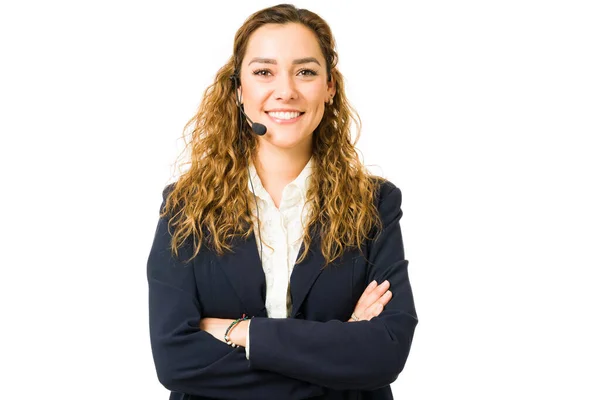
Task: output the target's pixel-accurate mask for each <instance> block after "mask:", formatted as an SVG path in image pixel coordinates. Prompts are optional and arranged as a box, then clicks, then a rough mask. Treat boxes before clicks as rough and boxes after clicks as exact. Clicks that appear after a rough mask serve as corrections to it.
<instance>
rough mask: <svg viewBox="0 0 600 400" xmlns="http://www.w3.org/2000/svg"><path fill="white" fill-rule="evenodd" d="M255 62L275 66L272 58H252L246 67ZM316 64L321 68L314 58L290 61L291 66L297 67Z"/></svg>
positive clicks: (275, 62) (275, 63)
mask: <svg viewBox="0 0 600 400" xmlns="http://www.w3.org/2000/svg"><path fill="white" fill-rule="evenodd" d="M254 62H257V63H262V64H273V65H277V61H276V60H274V59H272V58H262V57H254V58H253V59H252V60H250V62H249V63H248V65H250V64H252V63H254ZM311 62H313V63H316V64H317V65H318V66H319V67H320V66H321V63H319V61H318V60H317V59H316V58H314V57H304V58H298V59H296V60H294V61H292V64H293V65H298V64H308V63H311Z"/></svg>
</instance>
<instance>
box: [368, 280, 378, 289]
mask: <svg viewBox="0 0 600 400" xmlns="http://www.w3.org/2000/svg"><path fill="white" fill-rule="evenodd" d="M375 285H377V281H372V282H371V283H369V288H374V287H375Z"/></svg>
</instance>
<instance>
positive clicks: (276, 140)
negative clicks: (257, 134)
mask: <svg viewBox="0 0 600 400" xmlns="http://www.w3.org/2000/svg"><path fill="white" fill-rule="evenodd" d="M271 132H272V131H271ZM265 138H266V140H267V141H268V142H269V143H271V144H272V145H273V146H277V147H281V148H285V149H291V148H293V147H296V146H298V145H301V144H302V142H304V141H305V140H309V139H310V135H309V136H308V137H300V136H297V135H293V136H291V135H289V134H287V135H286V134H285V132H275V133H272V134H270V132H269V129H268V128H267V134H266V135H265Z"/></svg>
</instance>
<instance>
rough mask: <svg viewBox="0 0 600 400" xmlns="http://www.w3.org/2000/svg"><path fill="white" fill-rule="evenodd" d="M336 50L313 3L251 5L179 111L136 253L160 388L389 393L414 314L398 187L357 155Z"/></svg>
mask: <svg viewBox="0 0 600 400" xmlns="http://www.w3.org/2000/svg"><path fill="white" fill-rule="evenodd" d="M336 62H337V54H336V51H335V42H334V39H333V36H332V34H331V31H330V28H329V26H328V25H327V24H326V23H325V21H323V20H322V19H321V18H320V17H319V16H317V15H316V14H314V13H312V12H310V11H308V10H303V9H296V8H295V7H293V6H291V5H279V6H275V7H271V8H267V9H264V10H261V11H259V12H257V13H255V14H253V15H252V16H250V17H249V18H248V19H247V20H246V22H245V23H244V25H243V26H242V27H241V28H240V29H239V30H238V32H237V34H236V36H235V43H234V49H233V55H232V57H231V58H230V60H229V61H228V62H227V64H225V65H224V66H223V67H222V68H221V69H220V70H219V71H218V73H217V75H216V77H215V81H214V83H213V84H212V85H211V86H210V87H209V88H208V89H207V91H206V92H205V95H204V98H203V100H202V103H201V105H200V107H199V110H198V113H197V115H196V116H195V117H194V118H192V120H190V122H189V123H188V125H186V128H187V127H189V126H192V127H193V130H192V135H191V136H192V137H191V141H190V142H189V145H190V148H191V160H190V167H189V169H188V170H187V171H186V172H185V173H184V174H183V175H182V176H181V177H180V178H179V179H178V181H177V182H175V183H173V184H170V185H168V186H167V187H166V188H165V190H164V191H163V203H162V205H161V215H160V219H159V222H158V227H157V229H156V233H155V238H154V242H153V245H152V249H151V251H150V256H149V258H148V282H149V297H150V336H151V343H152V352H153V356H154V361H155V365H156V370H157V374H158V378H159V380H160V382H161V383H162V384H163V385H164V386H165V387H166V388H167V389H169V390H171V397H170V399H305V398H316V399H392V398H393V397H392V392H391V389H390V386H389V385H390V383H392V382H393V381H394V380H395V379H396V378H397V376H398V374H399V373H400V371H401V370H402V369H403V367H404V363H405V361H406V358H407V357H408V353H409V350H410V345H411V341H412V337H413V333H414V329H415V326H416V324H417V316H416V312H415V308H414V303H413V297H412V291H411V287H410V283H409V279H408V274H407V265H408V262H407V261H406V260H405V259H404V249H403V243H402V235H401V232H400V226H399V219H400V217H401V215H402V211H401V209H400V204H401V193H400V190H399V189H398V188H397V187H395V186H394V185H393V184H392V183H391V182H389V181H386V180H385V179H383V178H379V177H376V176H372V175H370V174H369V173H368V172H367V170H366V169H365V168H364V167H363V166H362V164H361V163H360V161H359V159H358V156H357V153H356V151H355V148H354V144H352V143H351V141H350V126H351V122H352V121H357V118H355V117H354V114H353V112H352V109H351V108H350V106H349V104H348V101H347V99H346V96H345V94H344V85H343V80H342V75H341V74H340V72H339V71H338V70H337V69H336ZM257 237H258V238H257ZM263 244H264V246H263ZM392 292H393V296H392ZM384 307H385V309H384Z"/></svg>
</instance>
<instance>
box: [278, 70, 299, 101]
mask: <svg viewBox="0 0 600 400" xmlns="http://www.w3.org/2000/svg"><path fill="white" fill-rule="evenodd" d="M275 97H276V98H277V100H282V101H289V100H292V99H296V98H298V92H297V91H296V85H295V82H294V78H293V77H291V76H289V75H287V74H281V75H280V77H279V79H277V86H276V88H275Z"/></svg>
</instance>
